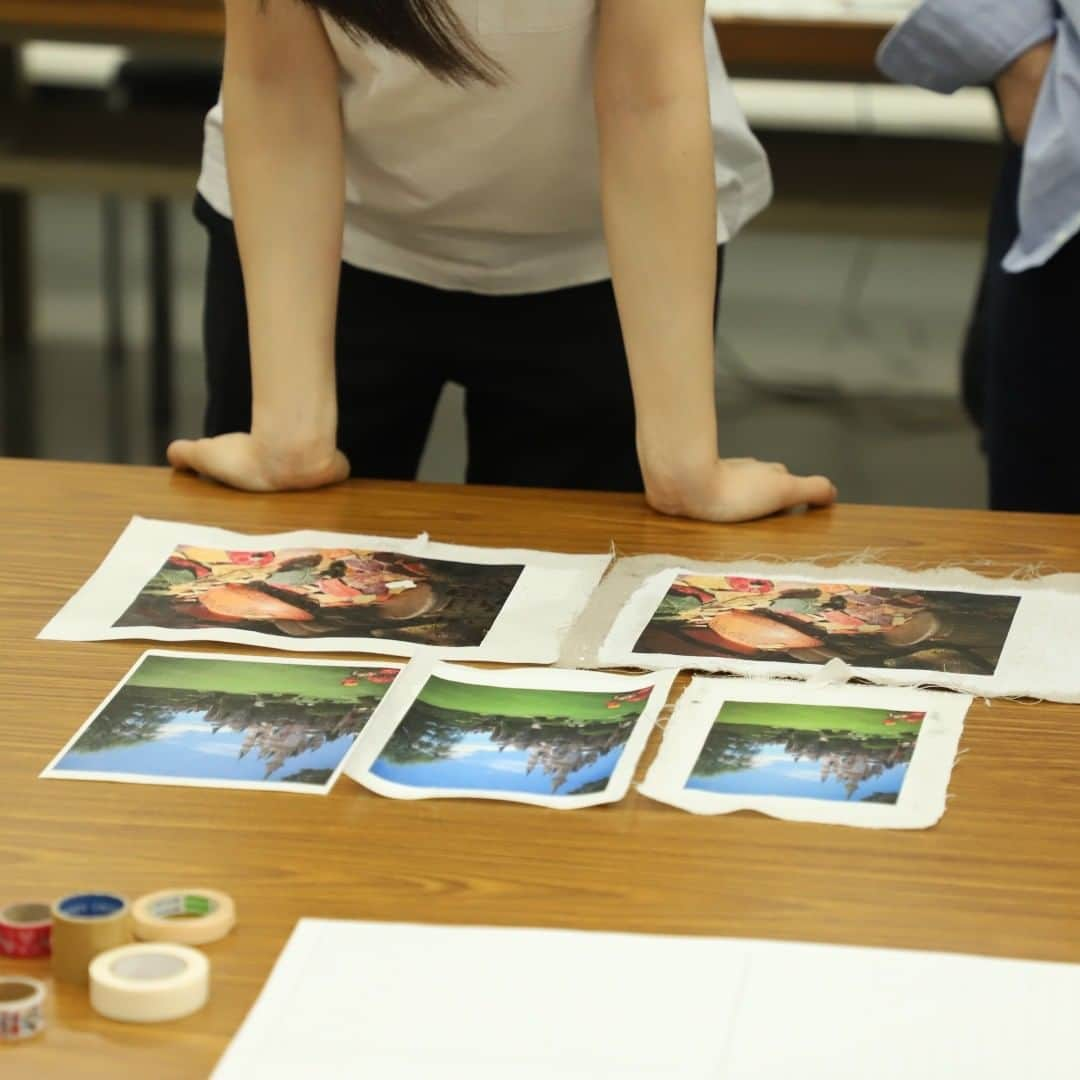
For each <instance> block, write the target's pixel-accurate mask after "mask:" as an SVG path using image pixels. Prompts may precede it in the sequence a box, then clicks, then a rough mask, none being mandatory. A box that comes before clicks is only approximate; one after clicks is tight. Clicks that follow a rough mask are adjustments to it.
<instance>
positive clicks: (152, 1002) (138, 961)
mask: <svg viewBox="0 0 1080 1080" xmlns="http://www.w3.org/2000/svg"><path fill="white" fill-rule="evenodd" d="M209 998H210V961H209V960H207V959H206V957H205V956H203V954H202V953H201V952H198V951H197V950H195V949H189V948H188V947H187V946H186V945H170V944H168V943H167V942H156V943H154V944H152V945H151V944H145V945H124V946H123V947H121V948H119V949H111V950H110V951H109V952H106V953H102V954H101V955H100V956H98V957H95V959H94V962H93V963H92V964H91V965H90V1004H91V1005H92V1006H93V1007H94V1010H95V1011H96V1012H98V1013H100V1014H101V1015H102V1016H104V1017H107V1018H108V1019H109V1020H119V1021H121V1022H122V1023H125V1024H157V1023H161V1022H163V1021H166V1020H180V1019H182V1018H183V1017H185V1016H190V1015H191V1014H192V1013H196V1012H198V1011H199V1010H200V1009H201V1008H202V1007H203V1006H204V1005H205V1004H206V1003H207V1001H208V1000H209Z"/></svg>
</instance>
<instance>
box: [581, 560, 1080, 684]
mask: <svg viewBox="0 0 1080 1080" xmlns="http://www.w3.org/2000/svg"><path fill="white" fill-rule="evenodd" d="M684 573H690V574H697V575H716V576H739V577H747V578H756V577H762V578H768V579H771V580H773V581H784V582H799V583H804V582H805V583H818V584H833V583H846V584H853V585H870V586H877V587H883V588H897V589H904V590H913V591H923V592H925V591H928V590H929V591H946V592H962V593H970V594H983V595H990V596H1006V597H1017V598H1019V601H1020V602H1019V606H1018V608H1017V611H1016V615H1015V618H1014V620H1013V623H1012V627H1011V630H1010V631H1009V633H1008V637H1007V640H1006V642H1005V646H1004V649H1003V650H1002V652H1001V656H1000V659H999V660H998V662H997V668H996V672H995V673H994V674H993V675H973V674H962V673H957V672H948V671H932V670H925V669H910V670H906V669H902V668H877V667H850V666H848V665H845V664H843V663H836V662H834V663H832V664H830V665H829V666H828V667H827V668H824V666H823V665H822V664H818V665H814V664H811V663H790V662H777V661H771V660H755V659H743V658H735V657H730V656H691V655H687V654H681V653H667V654H650V653H640V652H636V651H635V645H636V643H637V641H638V639H639V637H640V636H641V634H642V632H643V631H644V630H645V628H646V627H647V625H648V624H649V622H650V620H651V619H652V616H653V615H654V613H655V612H656V610H657V608H658V606H659V605H660V603H661V601H662V600H663V599H664V597H665V595H666V594H667V592H668V590H669V588H670V586H671V585H672V584H673V582H674V581H675V579H676V578H677V577H679V576H680V575H682V574H684ZM561 663H563V664H564V665H566V666H568V667H605V668H610V667H614V668H644V669H652V668H669V667H681V668H688V669H693V670H699V671H712V672H727V673H731V674H735V675H744V676H749V677H752V678H777V677H784V678H795V679H807V680H814V681H817V682H822V681H824V682H836V681H840V682H843V681H846V680H848V679H850V678H853V677H858V678H860V679H865V680H868V681H870V682H874V683H880V684H883V685H892V686H932V687H940V688H944V689H951V690H961V691H964V692H965V693H970V694H973V695H975V696H984V697H994V698H996V697H1034V698H1040V699H1046V700H1051V701H1062V702H1080V575H1076V574H1054V575H1049V576H1046V577H1041V578H1034V579H1028V578H991V577H984V576H981V575H979V574H975V573H973V572H971V571H969V570H963V569H959V568H942V569H929V570H920V571H917V572H916V571H910V570H901V569H898V568H895V567H890V566H882V565H878V564H874V563H867V562H849V563H843V564H840V565H835V566H824V565H821V564H818V563H783V562H763V561H739V562H736V561H732V562H730V563H710V562H700V561H693V560H687V559H681V558H679V557H677V556H670V555H661V556H644V557H640V558H630V559H621V560H619V562H618V563H617V564H616V565H615V567H614V568H613V569H612V571H611V573H610V574H609V575H608V576H607V578H606V579H605V580H604V582H603V584H602V585H601V586H600V588H599V589H598V590H597V591H596V593H595V594H594V595H593V598H592V600H591V601H590V603H589V605H588V607H587V608H586V610H585V612H584V613H583V614H582V617H581V619H580V620H579V621H578V623H577V625H576V626H575V628H574V630H573V631H572V633H571V634H570V636H569V637H568V639H567V641H566V643H565V646H564V650H563V656H562V660H561Z"/></svg>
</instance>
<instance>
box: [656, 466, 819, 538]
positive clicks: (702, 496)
mask: <svg viewBox="0 0 1080 1080" xmlns="http://www.w3.org/2000/svg"><path fill="white" fill-rule="evenodd" d="M837 494H838V493H837V490H836V485H835V484H833V482H832V481H831V480H829V479H828V478H827V477H824V476H793V475H792V474H791V473H790V472H788V470H787V467H786V466H784V465H781V464H779V463H774V462H765V461H756V460H754V459H753V458H730V459H727V460H721V461H716V462H714V463H713V465H712V466H711V467H708V466H706V467H704V468H700V469H697V470H694V471H692V472H687V473H685V474H682V475H679V476H677V477H671V476H669V477H665V478H664V479H662V480H660V479H658V478H655V477H650V476H649V473H648V470H647V469H646V498H647V499H648V501H649V505H650V506H651V507H652V508H653V509H654V510H656V511H658V512H659V513H661V514H668V515H670V516H671V517H686V518H694V519H696V520H699V521H715V522H736V521H752V520H754V519H755V518H762V517H768V516H769V515H770V514H777V513H781V512H783V511H785V510H792V509H795V508H798V507H803V506H831V505H832V504H833V503H835V502H836V499H837Z"/></svg>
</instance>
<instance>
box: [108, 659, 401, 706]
mask: <svg viewBox="0 0 1080 1080" xmlns="http://www.w3.org/2000/svg"><path fill="white" fill-rule="evenodd" d="M362 670H364V669H363V668H362V667H361V666H359V665H351V664H342V665H341V666H340V667H338V666H336V665H335V666H333V667H324V666H322V665H307V664H297V663H290V662H289V661H282V662H281V663H252V662H248V661H244V660H211V659H205V658H203V657H197V658H187V657H185V658H182V659H180V658H177V657H172V656H148V657H146V659H145V660H144V661H143V662H142V664H140V665H139V668H138V670H137V671H136V672H135V674H134V675H132V677H131V679H130V680H129V685H131V686H153V687H160V688H165V689H172V690H192V691H197V692H201V693H212V692H219V693H224V694H244V695H248V696H255V695H270V694H287V695H293V696H296V697H302V698H310V699H313V700H318V701H339V702H346V703H347V702H354V701H358V700H362V699H364V698H378V697H382V695H383V694H385V693H386V690H387V687H386V686H385V685H383V684H379V683H372V682H368V681H367V680H366V679H361V680H360V682H359V684H358V685H356V686H342V685H341V683H342V680H343V679H347V678H348V677H349V676H350V675H351V674H352V673H353V672H354V671H362Z"/></svg>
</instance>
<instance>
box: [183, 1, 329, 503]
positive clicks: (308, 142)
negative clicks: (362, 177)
mask: <svg viewBox="0 0 1080 1080" xmlns="http://www.w3.org/2000/svg"><path fill="white" fill-rule="evenodd" d="M226 20H227V21H226V34H227V36H226V48H225V82H224V89H223V94H224V105H225V144H226V155H227V162H228V171H229V188H230V193H231V197H232V206H233V215H234V220H235V224H236V233H237V240H238V243H239V246H240V256H241V261H242V263H243V269H244V287H245V293H246V297H247V305H248V325H249V337H250V342H251V362H252V388H253V403H252V405H253V409H252V426H251V431H250V433H249V432H237V433H236V434H232V435H225V436H223V437H221V438H217V439H201V440H198V441H196V442H179V443H175V444H174V445H173V446H172V447H171V448H170V452H169V459H170V461H171V462H172V463H173V465H175V466H177V467H180V468H190V469H194V470H196V471H198V472H201V473H203V474H205V475H207V476H210V477H212V478H214V479H216V480H220V481H221V482H223V483H226V484H229V485H231V486H233V487H239V488H244V489H247V490H256V491H273V490H283V489H293V488H308V487H317V486H320V485H323V484H328V483H334V482H336V481H338V480H342V479H344V478H345V477H346V476H347V475H348V463H347V462H346V461H345V459H344V458H343V457H342V455H341V454H340V453H339V452H338V450H337V400H336V392H335V382H334V327H335V321H336V312H337V297H338V283H339V275H340V269H341V238H342V228H343V214H344V188H345V178H344V149H343V133H342V122H341V107H340V98H339V94H338V67H337V61H336V58H335V57H334V54H333V51H332V49H331V47H330V43H329V41H328V39H327V37H326V33H325V31H324V29H323V26H322V24H321V22H320V20H319V18H318V16H317V15H315V14H314V13H313V12H312V11H311V10H310V9H308V8H305V7H302V6H301V5H300V4H298V3H296V2H295V0H267V2H266V3H265V4H264V5H260V4H259V3H257V2H256V0H226Z"/></svg>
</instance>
